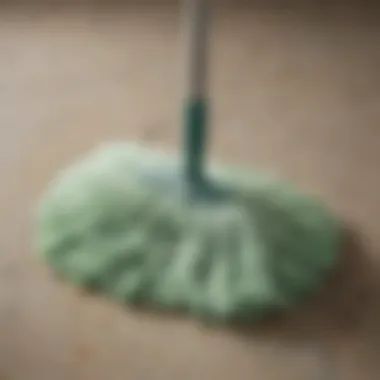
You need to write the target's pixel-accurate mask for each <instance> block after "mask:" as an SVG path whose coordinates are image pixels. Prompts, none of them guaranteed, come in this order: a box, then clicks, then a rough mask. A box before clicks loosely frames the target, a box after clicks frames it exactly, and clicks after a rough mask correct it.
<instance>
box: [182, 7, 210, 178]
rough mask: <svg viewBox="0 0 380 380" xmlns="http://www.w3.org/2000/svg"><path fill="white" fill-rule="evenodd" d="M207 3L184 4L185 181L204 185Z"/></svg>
mask: <svg viewBox="0 0 380 380" xmlns="http://www.w3.org/2000/svg"><path fill="white" fill-rule="evenodd" d="M208 7H209V0H185V20H186V22H187V33H188V34H187V38H188V40H187V45H186V48H187V60H186V61H187V64H188V67H187V81H188V82H187V98H186V99H185V177H186V179H187V180H188V181H189V182H190V183H191V184H192V185H197V184H201V183H202V182H203V160H204V151H205V145H206V132H207V131H206V130H207V125H206V124H207V120H206V118H207V115H206V114H207V105H206V81H207V80H206V74H207V72H206V71H207V50H208V46H207V27H208V11H209V9H208Z"/></svg>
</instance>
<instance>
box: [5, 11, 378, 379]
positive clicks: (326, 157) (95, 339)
mask: <svg viewBox="0 0 380 380" xmlns="http://www.w3.org/2000/svg"><path fill="white" fill-rule="evenodd" d="M371 18H372V20H371ZM213 26H214V34H213V51H212V75H211V83H212V90H211V94H212V96H213V98H214V108H213V113H214V115H213V125H214V142H213V146H212V149H213V154H215V156H218V157H220V158H221V159H226V160H234V161H237V162H241V163H245V164H248V165H251V166H257V167H260V168H261V169H266V170H271V171H275V172H277V173H278V174H279V175H281V176H283V177H285V178H289V179H291V180H293V181H295V182H296V183H297V184H298V185H299V186H301V187H304V188H306V189H307V190H309V191H310V192H313V193H316V194H319V195H320V196H322V197H323V198H324V199H325V200H326V202H327V203H328V204H329V205H330V206H331V207H332V209H333V210H335V211H336V212H337V213H339V214H340V215H341V216H342V218H344V219H345V220H346V221H347V222H348V223H349V224H350V225H352V226H353V229H354V230H355V231H356V234H355V235H356V237H355V239H353V238H352V237H351V240H350V241H348V243H347V244H346V245H345V246H346V248H345V249H344V253H345V255H344V258H343V260H342V261H343V262H344V263H343V264H342V265H341V268H338V270H337V273H336V274H334V276H332V279H331V281H330V282H329V284H328V285H327V286H326V289H325V290H324V291H323V292H321V294H320V295H318V296H317V297H316V299H314V300H312V301H311V302H310V304H307V305H304V306H302V308H300V309H302V310H298V311H295V312H293V313H292V314H291V315H289V316H286V317H285V318H283V319H282V320H281V321H271V322H270V323H268V324H267V325H265V326H261V327H259V328H255V329H252V330H251V331H245V332H239V333H236V332H232V331H225V330H223V329H211V328H208V327H202V326H200V325H199V324H197V323H196V322H193V321H188V320H176V319H168V318H165V317H162V316H152V315H149V314H143V313H141V314H136V313H132V312H131V311H128V310H126V309H125V308H122V307H120V306H117V305H114V304H111V303H110V302H107V301H105V300H102V299H100V298H97V297H90V296H88V295H84V294H80V292H78V291H76V290H74V289H72V288H71V287H70V286H68V285H66V284H62V283H59V282H58V281H57V280H55V279H54V277H53V276H52V274H51V273H50V272H49V270H48V269H47V268H46V267H45V266H44V264H43V263H41V262H40V261H39V260H38V258H37V255H36V253H35V252H33V251H32V249H31V243H30V232H31V226H32V224H31V223H32V211H33V210H32V207H33V204H34V202H35V200H36V197H37V196H38V195H39V194H40V193H41V191H42V190H43V188H44V186H45V185H46V184H47V182H48V181H49V180H50V179H51V178H52V176H53V174H54V172H55V171H56V170H57V169H59V168H61V167H63V166H64V165H66V164H67V163H68V162H70V161H72V160H73V159H74V158H75V157H76V156H77V155H78V154H80V153H81V152H83V151H85V150H87V149H88V148H90V147H91V146H93V145H94V144H96V143H98V142H100V141H102V140H107V139H119V138H126V139H132V138H133V139H135V138H138V139H142V140H144V141H145V142H146V143H150V144H152V145H154V144H160V145H164V146H168V147H170V146H175V145H174V144H175V143H176V139H177V137H178V133H177V132H178V131H177V127H178V123H177V121H178V119H179V116H180V113H179V104H180V103H179V98H180V95H181V71H180V70H179V67H180V61H179V57H180V54H179V53H180V51H181V50H180V45H181V44H180V40H179V38H178V32H179V24H178V14H177V11H176V9H175V8H174V7H173V8H170V7H159V6H156V8H149V7H145V8H141V9H140V10H134V9H133V8H132V7H130V8H128V9H126V10H124V11H122V10H121V9H120V8H119V9H118V11H112V10H107V8H104V9H103V12H102V13H99V12H97V11H95V10H94V9H93V10H92V11H89V10H87V11H84V10H83V9H82V10H80V11H79V10H75V9H74V10H67V9H66V10H65V11H63V10H61V11H60V12H57V11H56V13H55V14H54V13H51V12H47V11H41V10H40V11H32V10H29V11H28V12H27V11H25V10H23V11H20V12H19V13H14V12H9V11H2V12H0V69H1V71H0V97H1V101H0V175H1V177H0V178H1V179H2V184H1V187H0V209H1V216H0V223H1V232H0V251H1V254H0V379H1V380H61V379H62V380H69V379H70V380H74V379H78V380H87V379H91V380H97V379H99V380H100V379H108V378H109V379H115V380H119V379H120V380H121V379H130V380H139V379H141V380H177V379H185V380H187V379H189V380H190V379H197V380H203V379H204V380H212V379H218V380H222V379H226V380H227V379H228V380H231V379H233V378H238V379H260V380H274V379H279V380H280V379H281V380H285V379H292V380H302V379H305V380H306V379H326V380H327V379H342V380H350V379H353V380H359V379H362V380H372V379H378V378H379V373H380V364H379V360H378V359H379V357H380V356H379V348H380V326H379V316H380V301H379V297H378V295H379V294H380V285H378V282H379V281H378V278H379V274H378V268H379V266H378V261H379V259H380V253H379V252H380V227H379V223H378V219H377V218H378V215H379V212H380V202H379V194H380V177H379V170H378V165H379V160H380V125H379V124H380V71H379V69H378V68H379V67H380V51H379V43H380V27H378V26H376V22H375V21H373V17H365V18H362V17H354V16H352V15H350V14H348V13H336V14H335V16H332V15H330V16H327V15H320V16H318V17H317V16H316V15H315V14H314V13H313V12H307V13H304V14H300V13H295V12H280V11H278V12H273V11H272V12H271V11H270V8H269V10H268V8H267V9H266V10H261V11H258V10H256V11H247V10H246V9H245V10H241V11H238V10H236V9H235V10H232V9H230V10H229V11H220V12H218V15H217V17H216V19H215V20H214V25H213Z"/></svg>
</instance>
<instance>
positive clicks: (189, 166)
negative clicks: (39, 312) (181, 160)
mask: <svg viewBox="0 0 380 380" xmlns="http://www.w3.org/2000/svg"><path fill="white" fill-rule="evenodd" d="M206 119H207V107H206V103H205V101H204V100H203V99H194V100H190V101H188V103H187V104H186V105H185V178H186V180H187V181H188V182H189V183H190V184H191V185H195V186H197V185H201V184H202V183H203V182H204V181H203V180H204V178H203V174H204V173H203V170H204V156H205V148H206V137H207V136H206V134H207V120H206Z"/></svg>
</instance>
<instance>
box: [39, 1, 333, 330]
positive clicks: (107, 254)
mask: <svg viewBox="0 0 380 380" xmlns="http://www.w3.org/2000/svg"><path fill="white" fill-rule="evenodd" d="M188 3H189V4H188V5H189V7H188V8H187V12H188V13H189V15H190V17H189V21H191V22H190V28H189V30H190V44H189V45H190V50H189V51H190V59H189V62H190V65H189V66H190V70H189V71H190V75H189V91H188V93H189V97H188V99H189V100H188V101H187V105H186V107H185V109H186V117H185V119H186V123H185V124H186V125H185V131H186V134H185V141H186V145H185V149H184V151H185V154H184V158H185V159H184V160H181V159H180V157H177V158H176V157H173V156H171V155H168V154H165V153H163V152H153V151H151V150H150V149H148V148H144V147H142V146H140V145H139V144H138V143H130V144H129V143H122V142H115V143H109V144H105V145H104V146H102V147H100V148H97V149H95V150H94V151H93V152H90V154H89V155H87V156H85V157H84V158H83V159H82V160H80V161H79V162H78V163H76V164H75V165H73V166H72V167H69V168H68V169H66V170H64V171H63V172H62V173H61V174H60V175H59V176H58V177H57V178H56V179H55V180H54V181H53V182H52V184H51V186H50V187H49V188H48V190H47V192H46V194H45V195H44V197H43V199H42V200H41V203H40V204H39V208H38V218H37V230H36V232H37V236H36V242H37V248H38V250H39V252H41V254H42V255H43V257H44V258H45V259H46V261H47V262H48V263H49V264H50V265H51V266H52V267H53V268H54V270H55V271H56V272H57V273H58V274H60V275H61V276H63V277H65V278H67V279H69V280H70V281H72V282H73V283H75V284H77V285H78V286H83V287H86V288H91V289H95V290H97V291H100V292H103V293H105V294H108V295H109V296H110V297H113V298H115V299H117V300H120V301H123V302H124V301H126V302H129V303H133V304H135V303H136V304H142V305H147V306H151V307H156V308H169V309H175V310H182V311H187V312H189V313H191V314H194V315H197V316H199V317H202V318H207V319H214V320H217V321H218V320H219V321H223V322H226V321H228V322H229V321H251V320H256V319H258V318H260V317H262V316H264V315H267V314H268V313H274V312H278V311H281V310H283V309H287V308H290V307H292V306H293V305H295V304H296V303H298V302H299V301H300V300H301V299H302V298H304V297H306V296H308V295H310V294H312V293H313V292H315V291H316V290H317V289H318V287H319V286H320V285H321V284H322V282H323V279H324V278H325V275H326V272H327V271H328V270H329V269H330V268H331V267H332V266H333V265H334V263H335V261H336V257H337V254H336V253H337V249H338V244H339V236H340V227H339V224H338V222H337V220H335V218H334V217H333V216H332V215H330V214H329V213H328V212H327V211H326V210H325V208H324V207H323V205H322V204H320V203H319V202H318V200H316V199H313V198H310V197H308V196H305V195H303V194H300V193H299V192H298V191H297V190H296V189H294V188H293V187H292V186H291V185H290V184H287V183H285V182H283V181H280V180H277V179H273V178H270V177H268V176H266V175H263V174H258V173H251V172H249V171H247V170H245V169H241V168H236V167H233V166H231V167H226V166H224V165H221V166H219V165H209V167H208V168H207V169H208V170H207V176H206V173H205V169H204V166H205V165H204V151H205V146H204V145H205V141H206V136H205V134H206V118H207V115H206V110H207V107H206V102H205V89H204V84H205V52H206V50H207V48H206V33H205V32H206V16H207V12H206V9H205V6H206V1H201V0H188Z"/></svg>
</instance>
